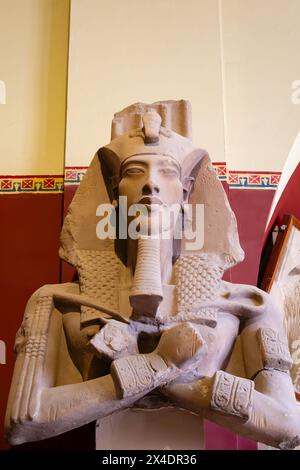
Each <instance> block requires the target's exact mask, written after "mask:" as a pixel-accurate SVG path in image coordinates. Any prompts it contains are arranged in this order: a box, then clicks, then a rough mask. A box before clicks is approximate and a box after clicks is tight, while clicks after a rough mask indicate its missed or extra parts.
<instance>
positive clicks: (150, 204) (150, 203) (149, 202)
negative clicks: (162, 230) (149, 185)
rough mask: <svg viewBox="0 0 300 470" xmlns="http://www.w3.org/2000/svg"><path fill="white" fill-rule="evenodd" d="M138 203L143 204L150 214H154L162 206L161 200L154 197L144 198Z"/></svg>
mask: <svg viewBox="0 0 300 470" xmlns="http://www.w3.org/2000/svg"><path fill="white" fill-rule="evenodd" d="M138 203H139V204H143V206H145V207H146V208H147V209H148V210H149V211H150V212H155V211H157V210H159V209H160V208H161V206H163V205H164V204H163V202H162V200H161V199H160V198H159V197H156V196H144V197H142V199H140V200H139V202H138Z"/></svg>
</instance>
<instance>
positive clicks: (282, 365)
mask: <svg viewBox="0 0 300 470" xmlns="http://www.w3.org/2000/svg"><path fill="white" fill-rule="evenodd" d="M257 339H258V342H259V345H260V350H261V355H262V361H263V366H264V367H265V368H275V369H279V370H289V369H290V368H291V366H292V358H291V355H290V353H289V348H288V343H287V339H286V337H285V336H283V335H282V334H279V333H278V332H277V331H275V330H273V329H272V328H260V329H259V330H258V331H257Z"/></svg>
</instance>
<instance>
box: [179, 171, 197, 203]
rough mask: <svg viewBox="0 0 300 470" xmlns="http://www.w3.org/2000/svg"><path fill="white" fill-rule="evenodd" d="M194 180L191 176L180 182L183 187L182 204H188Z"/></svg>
mask: <svg viewBox="0 0 300 470" xmlns="http://www.w3.org/2000/svg"><path fill="white" fill-rule="evenodd" d="M194 184H195V178H194V177H193V176H185V177H184V178H183V181H182V185H183V202H188V200H189V197H190V195H191V193H192V192H193V189H194Z"/></svg>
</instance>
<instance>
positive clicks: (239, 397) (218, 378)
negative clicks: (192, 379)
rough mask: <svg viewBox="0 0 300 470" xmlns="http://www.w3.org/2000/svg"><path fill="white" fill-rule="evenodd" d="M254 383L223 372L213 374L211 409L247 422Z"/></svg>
mask: <svg viewBox="0 0 300 470" xmlns="http://www.w3.org/2000/svg"><path fill="white" fill-rule="evenodd" d="M253 390H254V382H252V380H248V379H242V378H240V377H236V376H234V375H231V374H228V373H226V372H223V371H218V372H216V374H215V380H214V385H213V391H212V396H211V404H210V406H211V408H212V409H213V410H215V411H220V412H223V413H226V414H231V415H234V416H239V417H240V418H242V419H244V420H247V419H248V418H249V411H250V409H251V405H252V395H253Z"/></svg>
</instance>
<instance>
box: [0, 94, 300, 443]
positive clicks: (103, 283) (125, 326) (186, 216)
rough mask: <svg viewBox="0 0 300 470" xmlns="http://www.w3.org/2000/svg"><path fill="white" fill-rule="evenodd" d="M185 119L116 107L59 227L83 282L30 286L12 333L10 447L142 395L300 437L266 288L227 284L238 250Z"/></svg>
mask: <svg viewBox="0 0 300 470" xmlns="http://www.w3.org/2000/svg"><path fill="white" fill-rule="evenodd" d="M190 120H191V110H190V104H189V103H188V102H186V101H178V102H177V101H165V102H158V103H154V104H152V105H146V104H142V103H138V104H135V105H132V106H130V107H128V108H126V109H125V110H123V111H121V112H120V113H117V114H116V115H115V117H114V120H113V125H112V140H111V142H110V144H109V145H107V146H105V147H103V148H101V149H100V150H99V151H98V152H97V153H96V155H95V157H94V159H93V161H92V163H91V165H90V167H89V169H88V171H87V173H86V175H85V176H84V178H83V181H82V182H81V184H80V187H79V189H78V190H77V192H76V194H75V196H74V199H73V201H72V203H71V205H70V208H69V211H68V214H67V216H66V219H65V222H64V227H63V230H62V235H61V248H60V256H61V257H62V258H63V259H64V260H66V261H67V262H69V263H70V264H72V265H73V266H75V267H76V270H77V273H78V279H79V280H78V282H72V283H66V284H61V285H47V286H44V287H42V288H41V289H39V290H38V291H37V292H35V293H34V294H33V296H32V297H31V299H30V300H29V302H28V304H27V307H26V311H25V315H24V320H23V323H22V326H21V328H20V330H19V332H18V334H17V338H16V346H15V349H16V352H17V360H16V364H15V370H14V376H13V381H12V385H11V391H10V396H9V400H8V406H7V416H6V431H7V437H8V439H9V441H10V442H11V443H12V444H19V443H23V442H26V441H34V440H40V439H44V438H47V437H50V436H54V435H57V434H60V433H63V432H65V431H68V430H70V429H72V428H75V427H79V426H81V425H83V424H86V423H88V422H90V421H93V420H96V419H99V418H101V417H105V416H108V415H110V414H112V413H114V412H115V411H117V410H122V409H127V408H129V407H132V406H136V405H139V404H141V403H143V406H148V407H149V408H151V407H155V406H158V404H159V406H162V403H163V404H164V405H165V406H167V405H173V406H178V407H180V408H184V409H187V410H190V411H192V412H194V413H197V414H199V415H201V416H203V417H205V418H207V419H209V420H212V421H214V422H216V423H218V424H221V425H222V426H224V427H226V428H229V429H230V430H232V431H234V432H237V433H239V434H241V435H244V436H246V437H249V438H252V439H254V440H257V441H260V442H264V443H266V444H268V445H271V446H275V447H279V448H293V447H295V446H296V445H298V444H299V442H300V439H299V436H300V419H299V415H298V411H297V405H296V401H295V397H294V391H293V386H292V382H291V378H290V375H289V369H290V367H291V365H292V363H291V357H290V354H289V350H288V347H287V341H286V337H285V334H284V330H283V326H282V323H281V321H282V320H281V319H282V316H281V314H280V312H279V311H278V308H277V306H276V305H274V303H273V302H272V300H271V298H270V296H269V295H268V294H266V293H265V292H263V291H261V290H259V289H257V288H256V287H253V286H246V285H237V284H235V285H234V284H230V283H228V282H225V281H222V276H223V273H224V271H225V270H226V269H228V268H229V267H231V266H233V265H235V264H236V263H238V262H240V261H242V259H243V251H242V249H241V247H240V245H239V240H238V234H237V227H236V220H235V216H234V214H233V212H232V211H231V209H230V206H229V203H228V200H227V197H226V194H225V192H224V190H223V188H222V185H221V183H220V182H219V181H218V179H217V176H216V173H215V171H214V169H213V167H212V165H211V162H210V160H209V157H208V155H207V153H206V152H205V151H203V150H201V149H199V148H196V147H195V146H194V145H193V144H192V142H191V140H190V137H191V133H190ZM125 202H126V204H125ZM203 207H204V217H203ZM170 208H172V211H170ZM174 208H175V209H174ZM173 209H174V210H173ZM170 214H171V215H170ZM199 220H200V223H199ZM192 236H194V237H196V239H195V240H194V239H193V238H192Z"/></svg>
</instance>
